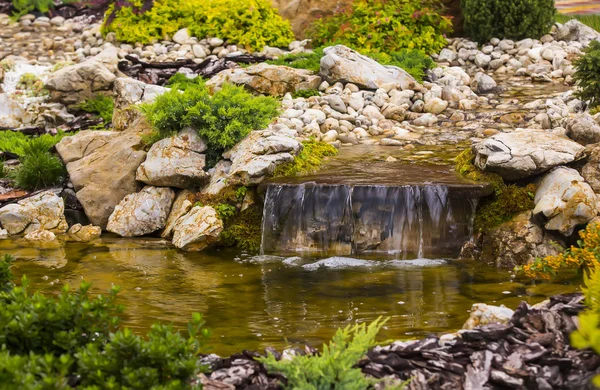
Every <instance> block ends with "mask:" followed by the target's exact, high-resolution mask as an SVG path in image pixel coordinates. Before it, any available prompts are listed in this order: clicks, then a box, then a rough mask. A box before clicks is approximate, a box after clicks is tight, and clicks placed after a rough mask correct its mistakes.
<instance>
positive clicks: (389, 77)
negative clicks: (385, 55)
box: [321, 45, 418, 90]
mask: <svg viewBox="0 0 600 390" xmlns="http://www.w3.org/2000/svg"><path fill="white" fill-rule="evenodd" d="M323 53H324V55H323V58H321V75H322V76H323V77H324V78H325V80H326V81H327V82H329V83H330V84H334V83H337V82H343V83H353V84H356V85H358V86H361V87H363V88H369V89H378V88H381V87H383V86H393V87H395V88H396V89H402V90H404V89H415V87H417V85H418V83H417V81H416V80H415V79H414V78H413V77H412V76H411V75H410V74H408V72H406V71H405V70H404V69H401V68H398V67H397V66H385V65H381V64H380V63H379V62H377V61H375V60H373V59H371V58H369V57H367V56H363V55H362V54H360V53H358V52H356V51H354V50H352V49H350V48H348V47H346V46H343V45H337V46H330V47H328V48H326V49H325V50H324V51H323Z"/></svg>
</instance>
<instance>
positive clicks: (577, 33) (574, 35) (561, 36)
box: [556, 19, 600, 46]
mask: <svg viewBox="0 0 600 390" xmlns="http://www.w3.org/2000/svg"><path fill="white" fill-rule="evenodd" d="M598 38H600V33H599V32H598V31H596V30H594V29H593V28H591V27H588V26H586V25H585V24H583V23H581V22H580V21H579V20H577V19H571V20H569V21H568V22H566V23H565V24H563V25H562V26H560V27H559V28H558V29H557V31H556V40H559V41H577V42H579V43H581V44H583V45H585V46H587V45H588V44H589V43H590V42H591V41H592V40H594V39H598Z"/></svg>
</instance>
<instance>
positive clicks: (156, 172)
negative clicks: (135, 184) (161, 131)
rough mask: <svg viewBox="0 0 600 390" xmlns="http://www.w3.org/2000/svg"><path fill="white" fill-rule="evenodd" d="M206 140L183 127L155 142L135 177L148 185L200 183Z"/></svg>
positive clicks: (202, 177)
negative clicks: (179, 130) (180, 130)
mask: <svg viewBox="0 0 600 390" xmlns="http://www.w3.org/2000/svg"><path fill="white" fill-rule="evenodd" d="M204 151H206V144H205V143H204V142H203V141H202V139H200V137H199V136H198V132H196V131H195V130H193V129H187V130H185V131H183V132H181V133H180V134H178V135H174V136H172V137H169V138H165V139H163V140H160V141H158V142H156V143H155V144H154V145H152V147H151V148H150V150H149V151H148V154H147V155H146V161H144V162H143V163H142V165H140V167H139V168H138V169H137V172H136V177H135V178H136V180H138V181H141V182H144V183H146V184H149V185H152V186H159V187H177V188H193V187H197V186H200V185H202V184H204V183H205V182H206V181H207V180H208V178H209V175H208V174H207V173H206V172H205V171H204V166H205V165H206V157H205V156H204V155H203V154H200V153H202V152H204Z"/></svg>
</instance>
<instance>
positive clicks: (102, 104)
mask: <svg viewBox="0 0 600 390" xmlns="http://www.w3.org/2000/svg"><path fill="white" fill-rule="evenodd" d="M114 106H115V102H114V99H113V98H112V96H106V95H102V94H99V95H95V96H94V97H92V98H91V99H87V100H86V101H84V102H83V103H81V104H80V105H79V106H78V108H79V109H80V110H82V111H85V112H89V113H91V114H96V115H97V116H99V117H100V118H102V120H103V121H104V124H109V123H111V122H112V117H113V110H114Z"/></svg>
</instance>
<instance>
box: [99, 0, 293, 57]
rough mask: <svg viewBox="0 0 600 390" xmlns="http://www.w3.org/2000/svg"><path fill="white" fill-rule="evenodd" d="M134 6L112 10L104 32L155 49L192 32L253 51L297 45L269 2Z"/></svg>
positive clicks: (210, 0)
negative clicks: (186, 31)
mask: <svg viewBox="0 0 600 390" xmlns="http://www.w3.org/2000/svg"><path fill="white" fill-rule="evenodd" d="M147 3H148V2H147V1H142V0H133V1H131V2H130V5H128V6H122V7H118V5H116V4H113V5H111V6H110V7H109V8H108V10H107V11H106V14H105V21H104V24H103V28H102V31H103V32H104V33H105V34H106V33H108V32H111V31H112V32H115V33H116V35H117V39H118V40H120V41H123V42H130V43H138V42H139V43H150V42H152V41H156V40H162V39H165V38H166V37H172V36H173V35H174V34H175V33H176V32H177V31H178V30H180V29H182V28H184V27H187V28H188V29H189V33H190V34H191V35H193V36H196V37H198V38H206V37H219V38H222V39H224V40H227V41H228V42H230V43H232V44H236V45H239V46H241V47H244V48H246V49H247V50H251V51H260V50H262V49H263V48H264V47H265V45H268V46H276V47H287V46H288V45H289V43H290V42H291V41H292V40H293V39H294V34H293V33H292V29H291V26H290V23H289V22H288V21H286V20H284V19H282V18H281V16H279V14H278V12H277V10H276V9H275V8H274V7H273V6H272V4H271V2H270V1H269V0H155V1H154V2H153V3H150V5H148V4H147Z"/></svg>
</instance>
